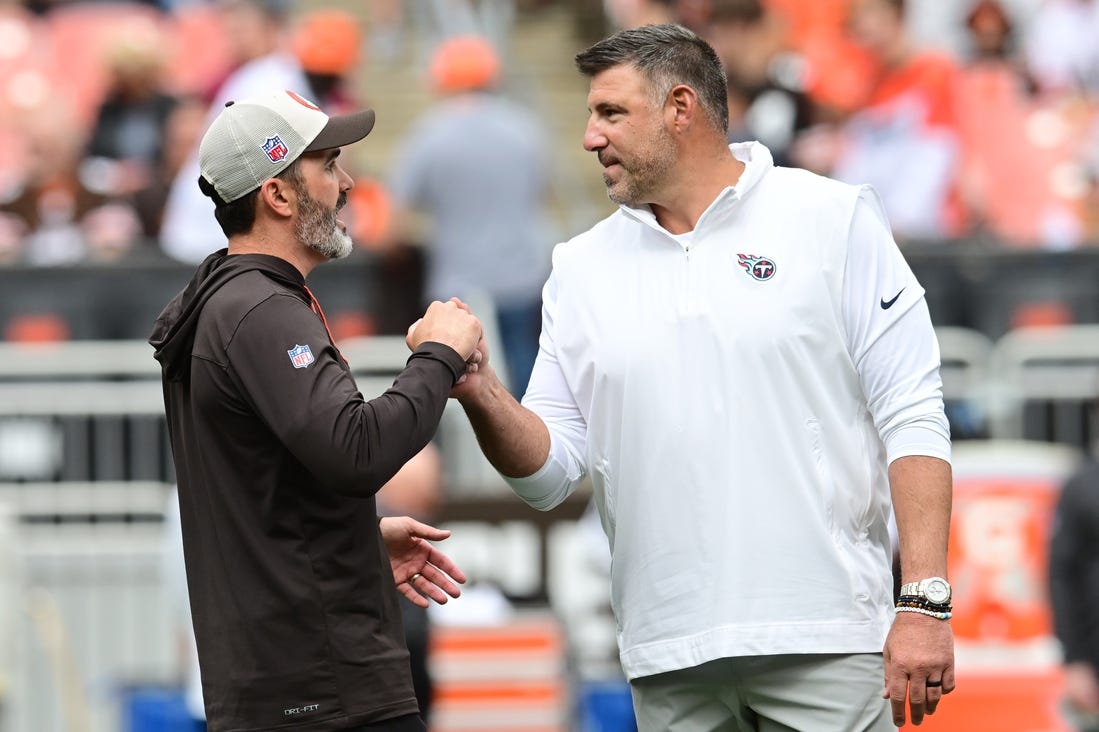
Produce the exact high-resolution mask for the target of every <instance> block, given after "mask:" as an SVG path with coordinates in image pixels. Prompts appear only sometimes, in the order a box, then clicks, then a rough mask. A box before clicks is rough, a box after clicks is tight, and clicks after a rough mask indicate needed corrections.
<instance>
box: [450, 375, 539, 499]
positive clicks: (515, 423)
mask: <svg viewBox="0 0 1099 732" xmlns="http://www.w3.org/2000/svg"><path fill="white" fill-rule="evenodd" d="M481 376H482V378H483V380H484V383H483V385H482V386H481V388H479V389H478V390H477V391H476V393H474V394H471V395H468V396H464V397H462V398H461V399H460V402H461V404H462V407H463V408H464V409H465V412H466V416H467V417H469V423H470V425H472V426H473V432H474V434H476V435H477V442H478V443H480V445H481V451H482V452H483V453H484V454H485V457H486V458H488V461H489V462H490V463H492V466H493V467H494V468H496V469H497V470H498V471H500V473H502V474H503V475H505V476H507V477H509V478H525V477H527V476H529V475H533V474H534V473H536V472H538V470H539V469H540V468H541V467H542V466H543V465H544V464H545V462H546V460H547V459H548V458H549V450H550V435H549V430H548V429H546V425H545V423H544V422H543V421H542V419H541V418H540V417H539V416H538V415H536V414H535V413H534V412H532V411H530V410H529V409H527V408H526V407H524V406H522V405H521V404H519V402H517V401H516V400H515V398H514V397H513V396H512V395H511V394H510V393H509V392H508V390H507V389H505V388H504V385H503V384H502V383H500V380H499V379H498V378H496V375H495V373H494V372H493V371H492V370H491V368H487V369H485V373H483V374H482V375H481Z"/></svg>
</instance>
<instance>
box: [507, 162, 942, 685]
mask: <svg viewBox="0 0 1099 732" xmlns="http://www.w3.org/2000/svg"><path fill="white" fill-rule="evenodd" d="M732 150H733V153H734V154H735V155H736V156H737V158H738V159H740V160H743V161H744V162H746V163H747V166H746V169H745V171H744V173H743V174H742V175H741V178H740V180H739V181H738V183H737V185H736V186H735V187H730V188H727V189H725V191H724V192H723V193H722V194H721V195H719V196H718V198H717V199H716V200H715V201H714V202H713V203H712V204H711V205H710V207H709V208H708V209H707V210H706V211H705V212H704V213H703V214H702V216H701V217H700V218H699V220H698V223H697V224H696V226H695V228H694V231H693V232H692V233H691V235H690V236H689V237H678V238H677V237H674V236H672V235H671V234H669V233H668V232H667V231H665V230H664V229H663V228H662V227H661V226H660V225H659V224H658V223H657V221H656V218H655V217H654V216H653V214H652V212H651V210H650V209H648V207H645V208H629V207H625V206H623V207H621V208H620V210H619V211H617V212H616V213H614V214H613V215H611V216H610V217H608V218H607V219H605V220H603V221H602V222H600V223H599V224H597V225H596V226H595V227H593V228H592V229H591V230H589V231H587V232H585V233H583V234H581V235H580V236H577V237H576V238H574V239H572V240H571V241H569V242H566V243H564V244H560V245H558V247H557V248H556V249H555V251H554V257H553V273H552V274H551V276H550V279H549V281H548V282H547V283H546V286H545V289H544V292H543V303H544V310H543V326H542V337H541V351H540V353H539V356H538V361H537V363H536V365H535V368H534V374H533V377H532V379H531V382H530V386H529V388H528V390H527V393H526V396H525V397H524V399H523V404H524V405H525V406H526V407H528V408H530V409H531V410H533V411H534V412H536V413H537V414H538V415H539V416H541V417H542V419H543V420H544V421H545V423H546V425H547V427H548V428H549V431H550V435H551V448H550V456H549V459H548V460H547V461H546V463H545V465H544V466H543V467H542V468H541V469H540V470H539V471H538V472H537V473H535V474H534V475H532V476H529V477H527V478H521V479H513V480H511V481H510V483H511V485H512V487H513V488H514V490H515V491H516V492H517V493H518V494H519V495H520V496H521V497H522V498H523V499H524V500H526V501H527V502H528V503H530V504H531V505H532V506H534V507H536V508H539V509H543V510H544V509H549V508H551V507H553V506H555V505H557V504H558V503H560V501H562V500H563V499H564V498H565V497H566V496H567V495H568V494H569V493H570V492H571V491H572V490H573V488H575V486H576V485H577V484H578V483H579V482H580V480H581V479H582V478H583V477H584V476H585V475H586V474H588V473H590V474H591V477H592V485H593V488H594V500H595V501H596V502H597V505H598V508H599V511H600V516H601V519H602V522H603V527H604V529H605V530H606V533H607V537H608V539H609V542H610V548H611V555H612V569H611V595H612V605H613V607H614V611H615V616H616V618H617V620H618V640H619V648H620V651H621V658H622V665H623V668H624V670H625V673H626V675H627V677H629V678H631V679H632V678H636V677H639V676H646V675H650V674H655V673H661V672H664V671H670V670H674V669H680V668H688V667H691V666H695V665H698V664H701V663H704V662H706V661H710V660H713V659H716V658H724V657H733V656H747V655H770V654H784V653H802V654H805V653H865V652H879V651H881V649H882V645H883V643H884V640H885V636H886V633H887V632H888V628H889V625H890V623H891V621H892V618H893V610H892V593H891V589H892V579H891V572H890V568H891V553H890V541H889V536H888V530H887V525H888V522H889V516H890V510H891V509H890V498H889V490H888V479H887V470H886V467H887V464H888V462H889V461H892V460H895V459H896V458H898V457H901V456H905V455H930V456H933V457H938V458H942V459H944V460H949V457H950V441H949V431H948V426H947V422H946V418H945V416H944V413H943V403H942V395H941V381H940V378H939V353H938V345H937V343H936V340H935V336H934V331H933V329H932V326H931V322H930V318H929V315H928V311H927V306H926V304H925V302H924V299H923V289H922V288H921V287H920V285H919V283H918V282H917V281H916V279H915V277H914V276H913V274H912V271H911V270H910V269H909V267H908V266H907V264H906V263H905V261H904V259H903V257H902V256H901V254H900V252H899V250H898V249H897V246H896V244H895V243H894V241H893V238H892V235H891V234H890V231H889V227H888V224H887V222H886V220H885V215H884V213H883V211H882V207H881V205H880V203H879V201H878V199H877V197H876V195H875V194H874V193H873V191H872V190H870V189H869V188H866V187H856V186H850V185H846V184H843V183H839V182H836V181H833V180H829V179H826V178H822V177H819V176H816V175H813V174H811V173H808V172H805V171H802V170H795V169H787V168H776V167H775V166H774V165H773V162H772V159H771V155H770V152H769V151H768V150H767V149H766V148H765V147H763V146H762V145H760V144H758V143H745V144H737V145H733V146H732Z"/></svg>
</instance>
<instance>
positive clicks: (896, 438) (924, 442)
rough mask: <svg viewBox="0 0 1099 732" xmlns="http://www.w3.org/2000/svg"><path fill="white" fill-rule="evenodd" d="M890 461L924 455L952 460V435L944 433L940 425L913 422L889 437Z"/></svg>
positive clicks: (888, 453)
mask: <svg viewBox="0 0 1099 732" xmlns="http://www.w3.org/2000/svg"><path fill="white" fill-rule="evenodd" d="M886 454H887V457H888V461H889V462H890V463H892V462H893V461H894V460H896V459H897V458H902V457H912V456H914V455H922V456H926V457H933V458H939V459H940V460H944V461H946V462H948V463H949V462H950V436H949V435H946V434H943V432H942V431H941V429H939V428H938V425H934V426H933V425H927V424H911V425H907V426H905V427H903V428H901V429H899V430H897V431H896V432H894V433H893V434H892V435H890V437H889V442H888V444H887V445H886Z"/></svg>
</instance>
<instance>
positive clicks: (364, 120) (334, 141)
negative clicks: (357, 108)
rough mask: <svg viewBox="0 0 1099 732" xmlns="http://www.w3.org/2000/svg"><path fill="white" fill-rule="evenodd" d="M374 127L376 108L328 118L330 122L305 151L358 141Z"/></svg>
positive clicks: (340, 145)
mask: <svg viewBox="0 0 1099 732" xmlns="http://www.w3.org/2000/svg"><path fill="white" fill-rule="evenodd" d="M372 129H374V110H373V109H367V110H364V111H362V112H355V113H354V114H343V115H337V116H333V117H329V118H328V124H326V125H325V126H324V129H322V130H321V131H320V133H319V134H318V135H317V136H316V137H314V138H313V142H311V143H309V144H308V145H307V146H306V148H305V152H316V151H317V150H331V149H332V148H334V147H343V146H344V145H350V144H351V143H353V142H358V141H359V140H361V139H363V138H364V137H366V136H367V135H369V134H370V130H372Z"/></svg>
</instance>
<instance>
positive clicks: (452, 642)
mask: <svg viewBox="0 0 1099 732" xmlns="http://www.w3.org/2000/svg"><path fill="white" fill-rule="evenodd" d="M430 663H431V670H432V676H433V677H434V680H435V698H434V704H433V706H432V713H431V732H474V731H475V730H476V731H477V732H487V731H488V730H507V732H565V730H567V729H569V724H568V712H569V693H568V683H567V677H566V673H565V641H564V637H563V635H562V631H561V628H560V627H559V625H558V624H557V622H556V620H554V619H552V618H550V617H547V616H544V615H538V616H533V617H523V616H520V617H518V618H516V619H514V620H511V621H509V622H506V623H504V624H500V625H492V626H474V627H465V626H445V625H443V626H436V627H435V628H434V629H433V630H432V638H431V653H430Z"/></svg>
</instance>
